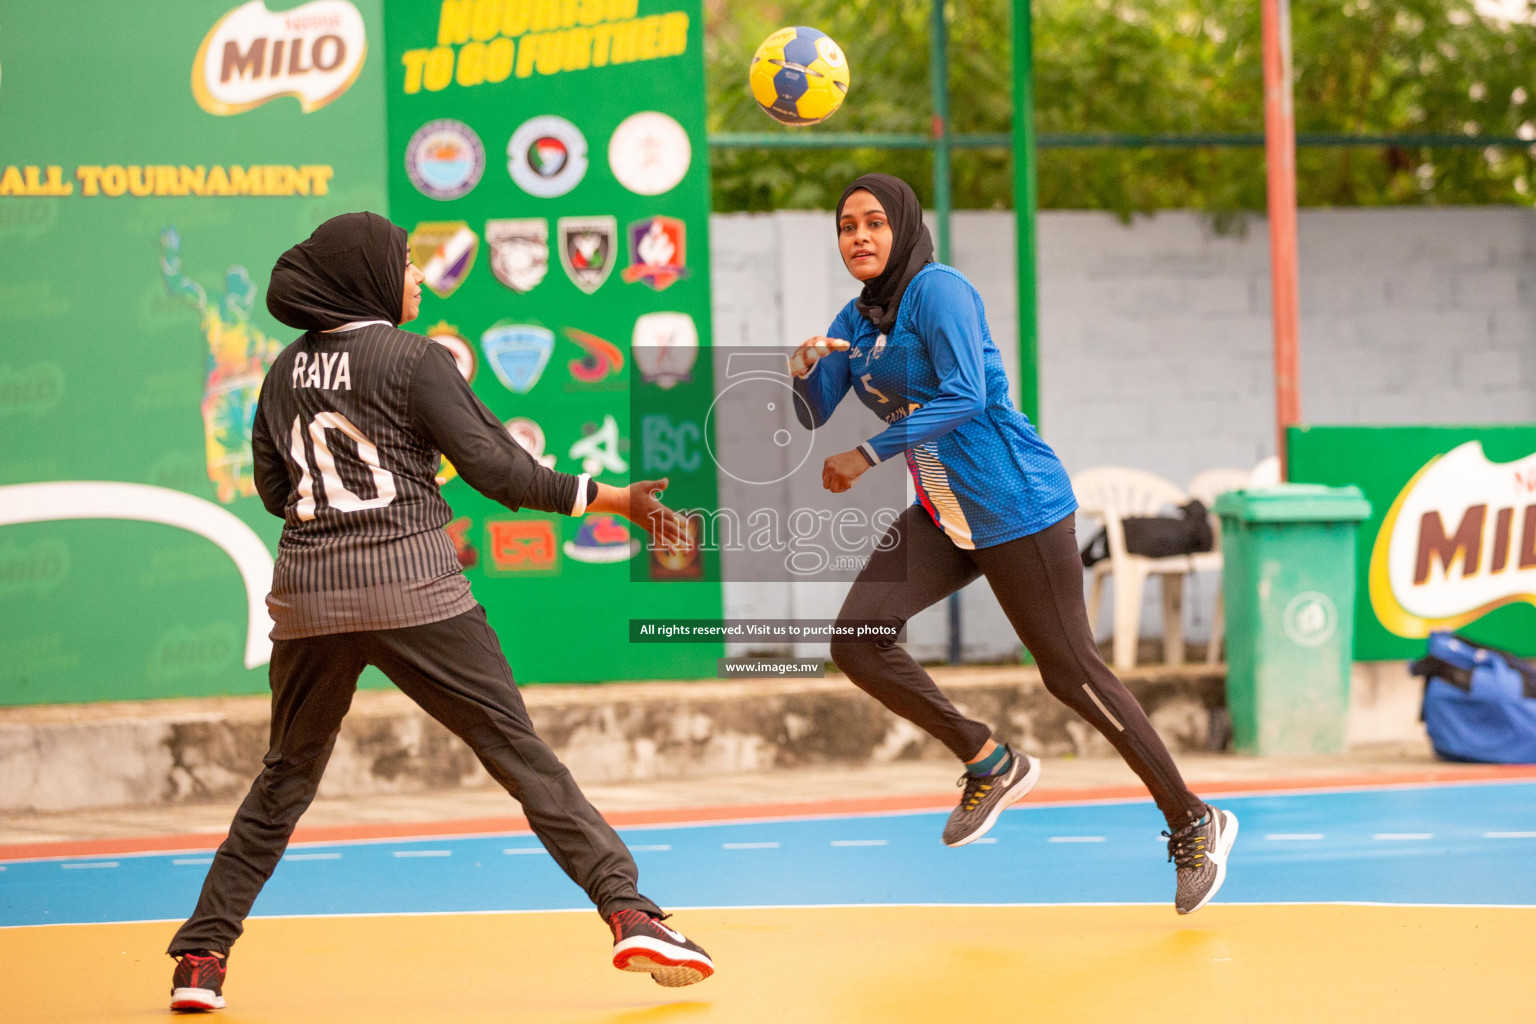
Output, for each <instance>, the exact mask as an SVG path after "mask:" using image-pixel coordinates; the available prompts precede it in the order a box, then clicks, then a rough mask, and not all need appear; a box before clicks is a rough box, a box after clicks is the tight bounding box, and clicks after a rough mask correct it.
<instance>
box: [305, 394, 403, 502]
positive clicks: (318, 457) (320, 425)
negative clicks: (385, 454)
mask: <svg viewBox="0 0 1536 1024" xmlns="http://www.w3.org/2000/svg"><path fill="white" fill-rule="evenodd" d="M299 420H300V418H299V417H298V416H295V417H294V418H293V430H292V431H291V433H290V435H289V438H290V440H289V446H288V454H289V455H291V456H293V461H294V464H295V465H297V466H298V467H299V503H298V505H296V506H295V507H294V511H295V512H297V513H298V516H299V518H300V519H306V520H307V519H313V518H315V508H316V501H317V499H316V497H315V477H314V474H313V473H312V472H311V470H310V467H309V457H308V455H307V454H306V452H305V451H304V427H303V424H302V423H300V421H299ZM327 430H339V431H341V432H342V433H343V434H346V435H347V436H348V437H350V438H351V439H352V442H353V444H355V445H356V446H357V457H358V459H359V460H361V461H362V463H363V465H365V466H367V467H368V472H369V473H370V474H372V475H373V490H374V494H375V495H376V497H372V498H364V497H361V496H359V495H358V494H356V493H354V492H353V491H352V489H351V488H349V487H348V486H347V485H346V484H345V483H343V482H342V479H341V474H340V473H338V472H336V457H335V456H334V455H333V454H331V446H330V444H329V443H328V442H327V441H326V439H325V432H326V431H327ZM309 440H310V442H311V443H312V444H313V445H314V446H315V463H316V464H317V466H318V467H319V470H320V480H321V481H322V482H323V483H324V485H325V487H324V494H323V495H322V496H321V499H319V500H323V501H324V502H325V503H326V504H327V505H329V506H330V507H331V508H333V509H335V510H336V511H338V512H357V511H360V510H362V509H365V508H383V507H384V506H385V505H388V504H389V503H390V502H392V501H394V500H395V475H394V474H393V473H391V472H390V471H389V470H387V469H385V468H384V467H383V466H382V465H380V464H379V449H378V447H377V446H376V445H374V443H373V442H372V441H370V440H368V437H367V435H365V434H364V433H363V432H362V431H361V430H358V429H357V428H356V427H355V426H353V425H352V421H351V420H349V419H347V418H346V417H345V416H343V415H342V414H341V413H339V412H322V413H317V414H316V415H315V418H314V419H312V420H310V421H309Z"/></svg>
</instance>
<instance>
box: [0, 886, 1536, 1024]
mask: <svg viewBox="0 0 1536 1024" xmlns="http://www.w3.org/2000/svg"><path fill="white" fill-rule="evenodd" d="M670 923H672V924H674V925H676V926H678V927H679V928H681V929H683V930H684V931H686V932H687V933H688V934H689V935H690V936H692V937H694V938H695V939H697V940H698V941H699V942H700V943H701V944H703V945H704V946H705V948H707V949H708V950H709V951H710V953H711V955H712V956H713V957H714V958H715V961H716V964H717V967H718V973H717V974H716V975H715V977H713V978H711V979H709V980H708V981H705V982H703V983H702V984H699V985H697V986H693V987H691V988H685V989H662V988H659V987H657V986H656V985H654V984H653V983H652V982H651V981H650V979H649V978H648V977H646V976H645V975H633V974H624V973H621V972H619V971H615V970H614V969H613V968H612V967H610V966H609V965H608V963H607V959H606V957H607V951H608V943H609V937H608V934H607V931H606V929H605V928H604V927H603V924H602V922H601V921H600V920H599V919H598V918H597V915H596V914H593V913H591V912H583V913H519V914H479V915H427V916H414V917H393V916H390V917H347V918H304V919H265V920H262V919H258V920H253V921H251V922H250V923H249V927H248V930H247V932H246V935H245V937H244V938H243V939H242V940H241V941H240V943H239V945H238V946H237V947H236V949H235V953H234V956H233V957H232V958H231V970H230V975H229V980H228V982H227V984H226V986H225V996H226V998H227V999H228V1000H229V1008H228V1009H227V1010H224V1011H222V1012H221V1013H220V1014H218V1015H217V1016H218V1017H219V1018H221V1019H222V1020H223V1021H225V1022H227V1024H252V1022H270V1024H278V1022H281V1024H351V1022H369V1024H379V1022H400V1024H414V1022H424V1021H451V1022H455V1024H469V1022H480V1021H507V1022H511V1021H516V1022H524V1024H556V1022H558V1024H577V1022H582V1024H586V1022H592V1024H597V1022H603V1024H642V1022H654V1024H661V1022H673V1021H676V1022H686V1024H692V1022H695V1021H698V1022H703V1021H723V1022H729V1024H757V1022H769V1024H790V1022H793V1024H802V1022H803V1024H811V1022H823V1021H825V1022H839V1024H853V1022H863V1021H870V1022H882V1024H901V1022H924V1024H927V1022H936V1024H938V1022H942V1024H948V1022H951V1021H954V1022H970V1021H978V1022H981V1021H1009V1022H1017V1021H1048V1022H1051V1024H1064V1022H1072V1021H1092V1022H1119V1021H1179V1022H1181V1024H1182V1022H1187V1021H1220V1022H1228V1021H1253V1022H1266V1024H1267V1022H1271V1021H1274V1022H1280V1021H1284V1022H1312V1021H1350V1022H1376V1021H1382V1022H1393V1024H1405V1022H1415V1021H1437V1022H1438V1021H1458V1022H1460V1021H1499V1022H1504V1021H1511V1022H1513V1021H1532V1020H1536V958H1533V954H1532V950H1533V949H1536V910H1533V909H1529V908H1451V907H1445V908H1423V907H1367V906H1328V905H1296V906H1221V905H1218V906H1213V907H1208V908H1206V909H1205V910H1202V911H1201V912H1200V913H1198V914H1196V915H1193V916H1191V917H1187V918H1181V917H1178V916H1177V915H1176V914H1175V913H1174V912H1173V909H1172V908H1171V907H1149V906H1088V907H1071V906H1046V907H1033V906H1032V907H849V908H845V907H823V908H814V909H763V910H690V911H684V912H682V913H679V914H678V915H676V917H675V918H674V919H673V920H672V921H671V922H670ZM173 928H174V925H173V924H169V923H164V924H155V923H151V924H103V925H71V926H44V927H25V928H9V929H4V930H0V1021H5V1022H7V1024H33V1022H42V1021H47V1022H66V1021H67V1022H78V1024H89V1022H108V1021H111V1022H118V1021H152V1020H160V1021H164V1020H167V1019H169V1018H170V1016H171V1015H170V1014H169V1012H168V1011H167V1009H166V1006H167V1002H168V998H167V997H168V995H169V984H170V971H171V961H170V960H169V959H167V958H166V957H165V956H163V955H161V953H160V950H162V949H163V948H164V945H165V942H166V940H167V938H168V937H169V935H170V933H171V931H172V930H173Z"/></svg>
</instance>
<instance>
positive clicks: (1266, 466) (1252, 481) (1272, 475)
mask: <svg viewBox="0 0 1536 1024" xmlns="http://www.w3.org/2000/svg"><path fill="white" fill-rule="evenodd" d="M1279 482H1280V456H1278V455H1271V456H1270V457H1269V458H1267V459H1260V460H1259V461H1258V464H1257V465H1255V466H1254V467H1253V469H1252V470H1251V471H1250V472H1249V473H1248V486H1249V487H1269V486H1271V485H1273V484H1277V483H1279Z"/></svg>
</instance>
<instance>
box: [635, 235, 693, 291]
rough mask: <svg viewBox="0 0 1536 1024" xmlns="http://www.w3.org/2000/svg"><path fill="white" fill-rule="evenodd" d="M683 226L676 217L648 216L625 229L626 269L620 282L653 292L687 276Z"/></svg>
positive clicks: (685, 237)
mask: <svg viewBox="0 0 1536 1024" xmlns="http://www.w3.org/2000/svg"><path fill="white" fill-rule="evenodd" d="M687 255H688V252H687V225H685V224H684V223H683V222H682V221H680V220H678V219H677V218H676V217H649V218H647V219H645V220H642V221H636V222H635V223H633V224H631V225H630V226H629V266H628V267H626V268H625V270H624V280H626V281H628V282H629V283H630V284H633V283H635V282H636V281H643V282H644V283H645V284H648V285H650V286H651V287H652V288H654V289H655V290H656V291H658V292H659V291H661V290H662V289H663V288H666V287H669V286H670V285H671V284H672V283H673V282H675V281H678V280H680V279H682V278H684V277H687V276H688V266H687V263H688V260H687Z"/></svg>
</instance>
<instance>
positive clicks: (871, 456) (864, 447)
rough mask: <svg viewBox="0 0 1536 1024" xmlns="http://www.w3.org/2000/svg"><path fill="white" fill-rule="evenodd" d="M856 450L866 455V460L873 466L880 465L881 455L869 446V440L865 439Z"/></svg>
mask: <svg viewBox="0 0 1536 1024" xmlns="http://www.w3.org/2000/svg"><path fill="white" fill-rule="evenodd" d="M856 450H857V451H858V453H859V454H860V455H862V456H864V461H865V462H867V463H869V464H870V465H871V466H878V465H880V456H878V455H876V454H875V450H874V449H873V448H871V447H870V446H869V442H868V441H865V442H864V443H863V444H861V445H859V447H858V448H857V449H856Z"/></svg>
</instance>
